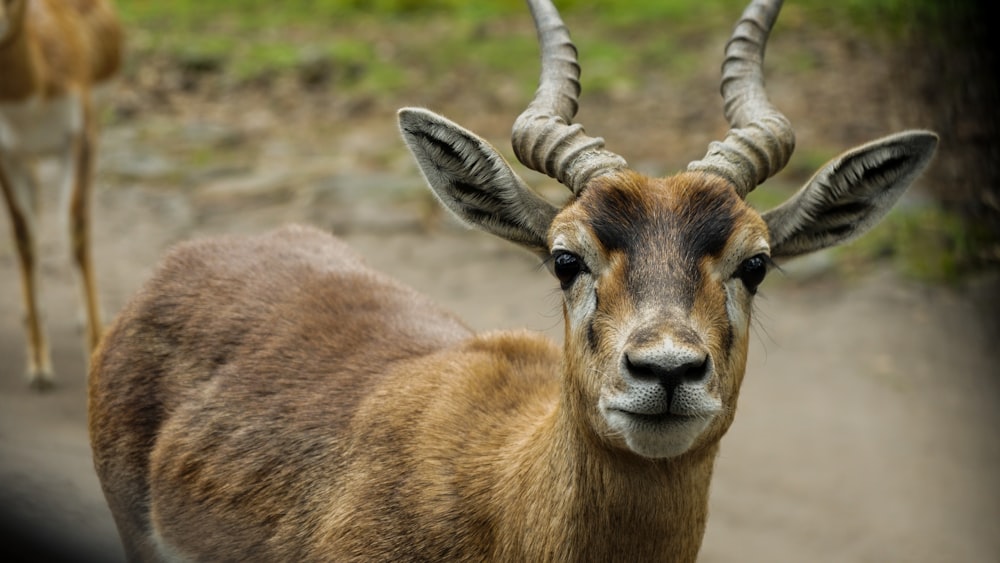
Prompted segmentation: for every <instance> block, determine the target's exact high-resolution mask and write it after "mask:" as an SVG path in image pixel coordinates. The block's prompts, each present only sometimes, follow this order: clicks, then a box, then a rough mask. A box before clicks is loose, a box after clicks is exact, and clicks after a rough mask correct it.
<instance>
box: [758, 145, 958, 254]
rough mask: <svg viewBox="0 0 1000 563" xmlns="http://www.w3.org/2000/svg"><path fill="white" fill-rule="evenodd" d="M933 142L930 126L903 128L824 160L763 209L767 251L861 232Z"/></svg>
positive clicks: (818, 244)
mask: <svg viewBox="0 0 1000 563" xmlns="http://www.w3.org/2000/svg"><path fill="white" fill-rule="evenodd" d="M937 142H938V137H937V135H936V134H934V133H932V132H930V131H904V132H902V133H897V134H895V135H890V136H888V137H883V138H881V139H877V140H875V141H872V142H870V143H867V144H864V145H861V146H859V147H856V148H854V149H851V150H849V151H847V152H845V153H844V154H842V155H840V156H838V157H837V158H835V159H833V160H832V161H830V162H829V163H827V164H826V165H825V166H824V167H823V168H821V169H820V170H819V171H818V172H816V174H815V175H814V176H813V177H812V179H810V180H809V181H808V182H806V184H805V185H804V186H803V187H802V189H800V190H799V191H798V193H796V194H795V195H793V196H792V197H791V198H789V199H788V201H786V202H785V203H783V204H781V205H780V206H778V207H776V208H774V209H772V210H770V211H768V212H766V213H764V214H763V217H764V221H765V222H766V223H767V226H768V228H769V229H770V231H771V255H772V256H773V257H775V258H788V257H792V256H798V255H801V254H806V253H809V252H813V251H815V250H820V249H823V248H827V247H830V246H834V245H837V244H841V243H844V242H847V241H849V240H852V239H854V238H856V237H858V236H861V235H862V234H864V233H865V232H867V231H868V230H869V229H871V228H872V227H874V226H875V225H876V224H877V223H878V222H879V220H881V219H882V217H884V216H885V214H886V213H888V212H889V209H891V208H892V206H893V205H894V204H895V203H896V201H897V200H898V199H899V197H900V196H901V195H903V192H904V191H906V188H908V187H909V186H910V184H911V183H913V181H914V180H915V179H916V178H917V176H919V175H920V173H921V172H922V171H923V170H924V168H926V167H927V165H928V163H930V161H931V158H932V157H933V156H934V151H935V149H936V147H937Z"/></svg>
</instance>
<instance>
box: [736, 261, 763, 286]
mask: <svg viewBox="0 0 1000 563" xmlns="http://www.w3.org/2000/svg"><path fill="white" fill-rule="evenodd" d="M767 264H768V258H767V256H766V255H764V254H758V255H756V256H751V257H750V258H747V259H746V260H744V261H743V263H742V264H740V267H739V268H738V269H737V270H736V277H738V278H740V280H742V281H743V285H745V286H746V288H747V290H748V291H749V292H750V293H752V294H753V293H757V286H759V285H760V283H761V282H762V281H764V276H766V275H767Z"/></svg>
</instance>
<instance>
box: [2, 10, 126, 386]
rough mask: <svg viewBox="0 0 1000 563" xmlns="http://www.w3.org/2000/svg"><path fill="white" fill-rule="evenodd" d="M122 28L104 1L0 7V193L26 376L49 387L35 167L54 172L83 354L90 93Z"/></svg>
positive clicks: (95, 308)
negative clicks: (13, 263) (16, 280)
mask: <svg viewBox="0 0 1000 563" xmlns="http://www.w3.org/2000/svg"><path fill="white" fill-rule="evenodd" d="M121 57H122V31H121V28H120V26H119V23H118V20H117V16H116V15H115V13H114V10H113V8H112V6H111V5H110V4H109V3H108V2H107V0H0V190H2V191H3V195H4V201H5V202H6V204H7V210H8V211H9V214H10V218H11V225H12V227H13V233H14V239H15V243H16V246H17V252H18V261H19V266H20V272H21V288H22V292H23V294H24V303H25V312H26V320H27V332H28V347H27V361H28V365H27V372H28V379H29V382H30V383H31V384H32V385H34V386H36V387H41V388H44V387H48V386H49V385H51V384H52V381H53V379H52V363H51V360H50V358H49V347H48V341H47V338H46V335H45V331H44V328H43V326H42V324H43V323H42V314H41V307H40V304H39V297H38V256H37V250H38V220H39V211H40V206H41V200H42V194H41V193H40V190H41V187H40V186H39V184H38V182H37V179H36V172H35V166H36V163H37V161H38V160H39V159H41V158H47V157H52V158H55V159H57V160H58V161H59V163H60V165H61V169H62V170H61V173H62V175H63V178H62V180H61V189H62V193H63V196H62V197H63V199H64V201H65V204H66V206H67V213H68V218H69V238H70V242H71V253H72V256H73V260H74V266H75V268H76V271H77V274H78V278H79V282H80V287H81V293H82V303H83V307H84V310H85V312H86V318H87V329H86V331H87V340H86V347H87V354H88V355H89V354H90V352H91V351H92V350H93V349H94V348H96V346H97V342H98V340H99V339H100V336H101V331H102V325H101V319H100V311H99V303H98V299H97V290H96V287H95V278H94V272H93V266H92V260H91V248H90V232H89V231H90V225H89V221H90V212H89V206H90V187H91V181H92V175H93V167H94V153H95V150H96V144H95V143H96V135H97V127H98V123H97V121H98V116H97V113H96V108H95V105H94V95H95V92H94V88H95V87H98V86H100V85H102V84H103V83H105V82H107V81H108V80H110V79H111V78H112V77H114V76H115V75H116V74H117V72H118V70H119V67H120V66H121Z"/></svg>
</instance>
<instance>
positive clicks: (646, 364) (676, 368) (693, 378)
mask: <svg viewBox="0 0 1000 563" xmlns="http://www.w3.org/2000/svg"><path fill="white" fill-rule="evenodd" d="M625 366H626V368H627V369H628V372H629V373H630V374H631V375H632V377H635V378H636V379H641V380H658V381H659V383H660V385H663V386H664V387H665V388H667V389H670V390H672V389H674V388H676V387H677V386H678V385H680V384H682V383H692V382H697V381H702V380H703V379H705V376H706V375H707V374H708V366H709V358H708V355H707V354H703V355H699V356H698V357H694V358H689V359H686V360H678V359H673V360H666V359H660V360H659V361H657V360H656V359H653V358H650V359H645V358H637V357H633V356H632V355H629V354H626V355H625Z"/></svg>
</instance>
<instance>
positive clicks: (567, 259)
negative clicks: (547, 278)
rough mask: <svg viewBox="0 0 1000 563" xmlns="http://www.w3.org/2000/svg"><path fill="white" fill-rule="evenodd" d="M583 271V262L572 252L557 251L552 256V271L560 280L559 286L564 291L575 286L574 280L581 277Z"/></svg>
mask: <svg viewBox="0 0 1000 563" xmlns="http://www.w3.org/2000/svg"><path fill="white" fill-rule="evenodd" d="M583 269H584V266H583V260H581V259H580V257H579V256H577V255H576V254H573V253H572V252H566V251H565V250H557V251H556V252H555V253H554V254H553V255H552V270H553V272H555V274H556V277H557V278H559V284H560V285H561V286H562V288H563V289H566V288H568V287H569V286H571V285H573V280H575V279H576V277H577V276H578V275H580V272H582V271H583Z"/></svg>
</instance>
